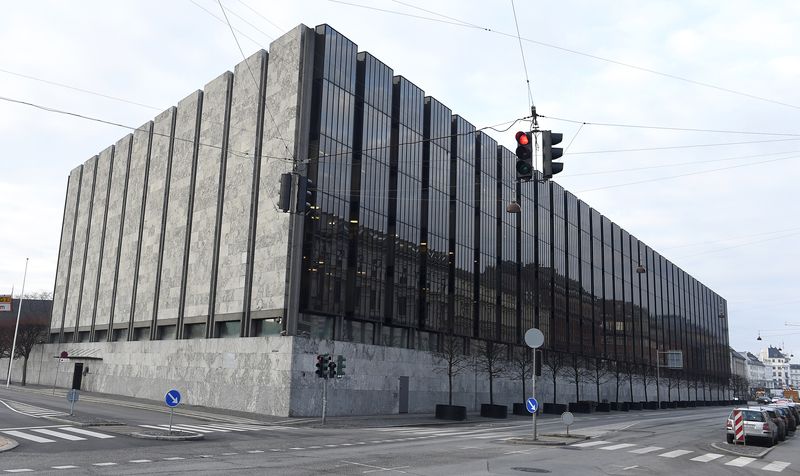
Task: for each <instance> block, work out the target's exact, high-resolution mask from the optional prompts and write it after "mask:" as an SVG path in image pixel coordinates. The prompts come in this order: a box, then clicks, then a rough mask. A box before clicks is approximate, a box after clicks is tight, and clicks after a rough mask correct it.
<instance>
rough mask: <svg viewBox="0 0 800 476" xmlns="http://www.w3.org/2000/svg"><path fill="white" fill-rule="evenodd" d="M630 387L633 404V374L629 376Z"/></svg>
mask: <svg viewBox="0 0 800 476" xmlns="http://www.w3.org/2000/svg"><path fill="white" fill-rule="evenodd" d="M628 387H630V389H631V403H633V374H630V373H629V374H628Z"/></svg>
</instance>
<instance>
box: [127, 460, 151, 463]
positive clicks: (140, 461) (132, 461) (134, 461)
mask: <svg viewBox="0 0 800 476" xmlns="http://www.w3.org/2000/svg"><path fill="white" fill-rule="evenodd" d="M152 462H153V460H149V459H132V460H130V461H128V463H152Z"/></svg>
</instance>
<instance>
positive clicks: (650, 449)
mask: <svg viewBox="0 0 800 476" xmlns="http://www.w3.org/2000/svg"><path fill="white" fill-rule="evenodd" d="M663 449H664V448H662V447H660V446H645V447H644V448H636V449H635V450H630V451H628V453H635V454H637V455H643V454H646V453H652V452H653V451H658V450H663Z"/></svg>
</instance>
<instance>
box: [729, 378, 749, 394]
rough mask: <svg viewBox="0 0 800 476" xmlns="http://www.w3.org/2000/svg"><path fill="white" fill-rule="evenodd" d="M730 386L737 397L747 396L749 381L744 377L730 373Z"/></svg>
mask: <svg viewBox="0 0 800 476" xmlns="http://www.w3.org/2000/svg"><path fill="white" fill-rule="evenodd" d="M730 385H731V388H732V389H733V391H734V393H735V395H736V396H738V397H745V398H746V397H748V395H749V393H750V382H749V381H748V380H747V378H746V377H743V376H741V375H738V374H731V383H730Z"/></svg>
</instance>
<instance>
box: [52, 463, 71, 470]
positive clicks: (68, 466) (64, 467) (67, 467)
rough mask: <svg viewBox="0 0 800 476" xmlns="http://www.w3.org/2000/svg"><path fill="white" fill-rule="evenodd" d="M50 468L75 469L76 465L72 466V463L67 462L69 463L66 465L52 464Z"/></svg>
mask: <svg viewBox="0 0 800 476" xmlns="http://www.w3.org/2000/svg"><path fill="white" fill-rule="evenodd" d="M52 468H53V469H76V468H77V466H73V465H71V464H69V465H66V466H53V467H52Z"/></svg>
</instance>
